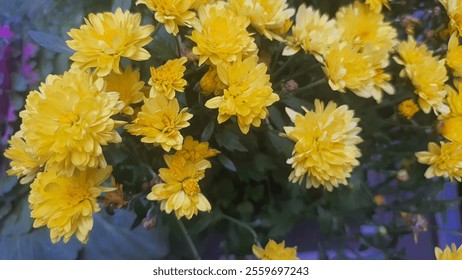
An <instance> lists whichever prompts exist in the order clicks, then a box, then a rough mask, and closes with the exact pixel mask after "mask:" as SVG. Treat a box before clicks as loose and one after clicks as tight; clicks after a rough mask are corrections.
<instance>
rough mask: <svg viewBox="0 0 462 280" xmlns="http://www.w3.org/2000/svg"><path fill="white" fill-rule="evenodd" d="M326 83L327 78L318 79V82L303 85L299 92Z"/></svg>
mask: <svg viewBox="0 0 462 280" xmlns="http://www.w3.org/2000/svg"><path fill="white" fill-rule="evenodd" d="M324 83H326V80H325V79H321V80H318V81H316V82H312V83H311V84H308V85H306V86H303V87H301V88H299V89H298V90H297V93H299V92H303V91H306V90H308V89H312V88H315V87H317V86H320V85H322V84H324Z"/></svg>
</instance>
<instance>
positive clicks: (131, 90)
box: [104, 67, 144, 115]
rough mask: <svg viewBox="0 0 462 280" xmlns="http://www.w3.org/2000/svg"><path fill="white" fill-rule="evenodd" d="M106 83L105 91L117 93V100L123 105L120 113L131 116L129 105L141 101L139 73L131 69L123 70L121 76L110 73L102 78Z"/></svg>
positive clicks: (141, 85)
mask: <svg viewBox="0 0 462 280" xmlns="http://www.w3.org/2000/svg"><path fill="white" fill-rule="evenodd" d="M104 81H105V82H106V91H108V92H109V91H115V92H118V93H119V100H120V101H122V102H123V103H124V104H125V107H124V108H123V109H122V113H124V114H126V115H133V113H134V111H133V108H132V107H131V106H130V105H131V104H135V103H139V102H141V101H143V96H144V94H143V92H142V91H141V90H142V89H143V87H144V82H143V81H141V80H140V72H139V71H138V70H132V68H131V67H127V69H125V70H123V71H122V73H121V74H117V73H115V72H111V74H109V75H107V76H106V77H104Z"/></svg>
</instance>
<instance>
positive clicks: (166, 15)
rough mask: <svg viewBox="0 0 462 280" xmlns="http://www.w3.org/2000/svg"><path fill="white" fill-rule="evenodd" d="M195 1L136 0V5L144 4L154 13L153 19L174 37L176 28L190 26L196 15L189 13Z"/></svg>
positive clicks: (177, 30) (176, 31) (176, 32)
mask: <svg viewBox="0 0 462 280" xmlns="http://www.w3.org/2000/svg"><path fill="white" fill-rule="evenodd" d="M195 1H196V0H138V1H137V2H136V5H139V4H144V5H146V6H147V7H148V9H149V10H151V11H154V12H155V14H154V18H155V19H156V20H157V21H158V22H160V23H163V24H164V25H165V30H167V32H168V33H170V34H173V35H174V36H176V34H178V32H179V29H178V26H191V23H192V22H193V20H194V17H195V16H196V13H194V12H193V11H190V9H192V6H193V4H194V2H195Z"/></svg>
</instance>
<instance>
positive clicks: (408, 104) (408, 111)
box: [398, 99, 419, 120]
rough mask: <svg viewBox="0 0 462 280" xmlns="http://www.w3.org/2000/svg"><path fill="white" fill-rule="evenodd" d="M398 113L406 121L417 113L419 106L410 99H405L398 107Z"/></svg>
mask: <svg viewBox="0 0 462 280" xmlns="http://www.w3.org/2000/svg"><path fill="white" fill-rule="evenodd" d="M398 110H399V113H400V114H401V115H403V116H404V117H405V118H406V119H408V120H409V119H411V118H412V117H413V116H414V115H415V114H416V113H417V112H419V106H417V104H416V103H415V102H414V100H412V99H407V100H404V101H403V102H401V103H400V104H399V106H398Z"/></svg>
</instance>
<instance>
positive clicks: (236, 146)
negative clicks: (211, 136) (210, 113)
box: [215, 129, 247, 152]
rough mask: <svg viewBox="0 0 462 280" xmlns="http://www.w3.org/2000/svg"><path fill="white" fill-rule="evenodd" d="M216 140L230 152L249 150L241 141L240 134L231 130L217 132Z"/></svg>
mask: <svg viewBox="0 0 462 280" xmlns="http://www.w3.org/2000/svg"><path fill="white" fill-rule="evenodd" d="M215 140H216V141H217V143H218V145H219V146H220V147H224V148H225V149H227V150H228V151H230V152H234V151H239V152H247V148H246V147H245V146H244V145H242V143H241V142H240V141H239V136H238V135H237V134H235V133H233V132H232V131H230V130H226V129H225V130H221V131H220V132H218V133H216V134H215Z"/></svg>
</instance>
